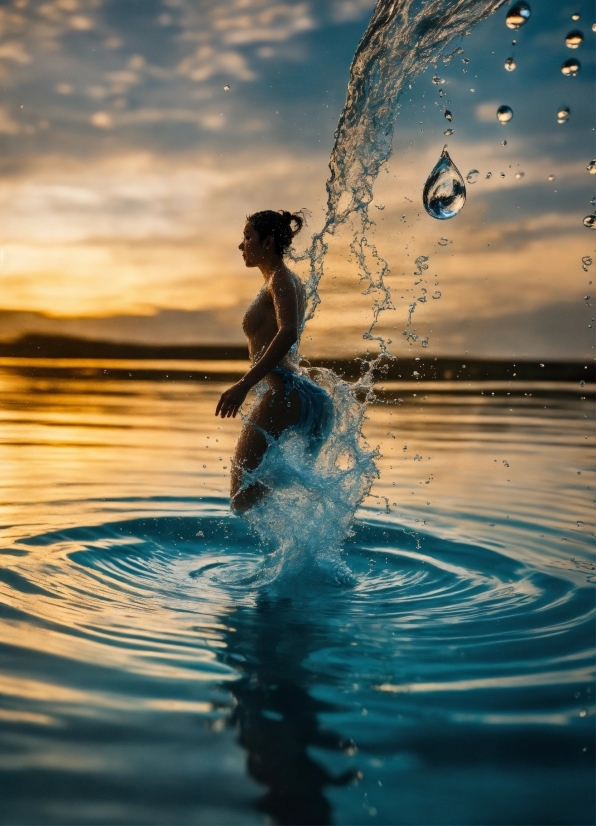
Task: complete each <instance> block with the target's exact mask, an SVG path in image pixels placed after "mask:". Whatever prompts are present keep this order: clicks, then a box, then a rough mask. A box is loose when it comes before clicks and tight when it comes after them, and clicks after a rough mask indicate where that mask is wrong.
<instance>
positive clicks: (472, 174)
mask: <svg viewBox="0 0 596 826" xmlns="http://www.w3.org/2000/svg"><path fill="white" fill-rule="evenodd" d="M478 175H480V173H479V172H478V170H477V169H470V171H469V172H468V174H467V175H466V181H467V182H468V183H469V184H475V183H476V181H477V180H478Z"/></svg>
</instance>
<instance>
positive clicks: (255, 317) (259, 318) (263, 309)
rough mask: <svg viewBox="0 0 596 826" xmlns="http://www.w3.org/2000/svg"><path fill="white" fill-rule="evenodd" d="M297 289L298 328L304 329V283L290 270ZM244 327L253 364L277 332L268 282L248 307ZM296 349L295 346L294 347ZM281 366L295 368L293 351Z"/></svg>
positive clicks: (283, 360)
mask: <svg viewBox="0 0 596 826" xmlns="http://www.w3.org/2000/svg"><path fill="white" fill-rule="evenodd" d="M288 275H289V276H290V277H291V279H292V282H293V284H294V289H295V290H296V303H297V311H298V318H297V320H296V321H297V326H298V330H299V331H300V330H301V329H302V324H303V323H304V314H305V311H306V294H305V290H304V285H303V284H302V282H301V281H300V279H299V278H298V277H297V276H296V275H294V274H293V273H290V272H289V271H288ZM242 329H243V330H244V333H245V335H246V337H247V339H248V352H249V354H250V360H251V361H252V362H253V364H254V363H255V362H256V361H258V360H259V359H260V358H261V356H262V355H263V353H264V352H265V350H266V349H267V347H269V345H270V344H271V342H272V341H273V339H274V338H275V336H276V334H277V330H278V327H277V318H276V316H275V306H274V304H273V298H272V296H271V293H270V292H269V289H268V287H267V284H265V285H264V286H263V288H262V289H261V291H260V292H259V294H258V295H257V297H256V298H255V300H254V301H253V302H252V304H251V305H250V306H249V308H248V309H247V311H246V313H245V315H244V319H243V321H242ZM292 350H294V348H292ZM279 364H280V367H286V368H288V369H295V366H296V365H295V364H294V363H293V361H292V351H290V353H288V355H286V356H285V357H284V358H283V359H282V360H281V361H280V363H279Z"/></svg>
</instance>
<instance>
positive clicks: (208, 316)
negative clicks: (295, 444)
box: [0, 0, 596, 359]
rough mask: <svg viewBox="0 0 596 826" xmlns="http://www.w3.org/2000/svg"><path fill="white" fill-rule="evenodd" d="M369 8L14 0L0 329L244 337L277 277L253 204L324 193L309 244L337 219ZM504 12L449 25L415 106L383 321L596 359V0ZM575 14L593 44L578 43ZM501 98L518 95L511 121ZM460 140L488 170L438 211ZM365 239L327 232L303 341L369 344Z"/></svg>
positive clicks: (396, 189) (396, 337) (462, 156)
mask: <svg viewBox="0 0 596 826" xmlns="http://www.w3.org/2000/svg"><path fill="white" fill-rule="evenodd" d="M373 7H374V2H371V0H10V2H7V1H6V0H4V1H2V0H0V84H1V85H0V149H1V152H0V167H1V170H2V178H1V183H0V338H2V339H7V338H13V337H15V336H18V335H20V334H23V333H28V332H38V333H62V334H68V335H84V336H87V337H90V338H109V339H111V340H122V341H135V342H146V343H159V344H166V343H240V342H242V340H243V338H242V331H241V326H240V324H241V319H242V315H243V312H244V309H245V308H246V306H247V305H248V304H249V303H250V301H251V300H252V298H253V297H254V295H255V294H256V292H257V291H258V290H259V288H260V286H261V283H262V280H261V276H260V274H259V272H258V270H254V269H251V270H247V269H245V268H244V266H243V264H242V260H241V258H240V254H239V252H238V249H237V245H238V243H239V242H240V240H241V233H242V227H243V224H244V220H245V216H246V215H247V214H250V213H251V212H254V211H256V210H258V209H266V208H273V209H279V208H281V209H289V210H295V209H299V208H301V207H306V208H308V209H309V210H310V211H311V213H312V215H311V217H310V219H309V225H308V227H307V228H306V229H305V230H304V231H303V233H302V234H301V235H300V236H298V237H297V239H296V248H297V250H298V251H300V250H302V249H304V248H305V247H306V246H308V243H309V240H310V235H311V234H312V233H313V232H315V231H316V230H318V229H320V227H321V226H322V224H323V218H324V207H325V182H326V179H327V174H328V167H327V164H328V160H329V155H330V152H331V149H332V147H333V135H334V130H335V128H336V126H337V121H338V118H339V115H340V113H341V110H342V107H343V104H344V102H345V96H346V88H347V83H348V80H349V67H350V63H351V59H352V56H353V54H354V51H355V49H356V47H357V45H358V42H359V40H360V38H361V36H362V34H363V33H364V31H365V29H366V25H367V23H368V20H369V18H370V15H371V13H372V10H373ZM508 7H509V6H508V5H505V7H503V8H501V9H499V10H498V11H497V12H496V13H495V14H494V15H492V16H491V17H490V18H489V19H487V20H485V21H484V22H482V23H481V24H479V25H478V26H476V27H475V28H474V29H473V30H472V32H470V33H469V34H468V35H467V36H464V37H462V38H459V39H457V40H455V41H453V42H452V44H450V46H449V47H448V48H447V50H446V54H448V53H451V52H453V50H454V49H455V48H456V47H459V48H460V49H463V52H461V53H458V54H455V55H452V56H451V58H449V57H448V58H446V61H443V60H442V61H439V63H438V65H437V66H436V67H433V66H430V67H428V68H427V69H426V70H425V71H424V72H422V73H421V74H420V75H419V76H418V77H416V78H415V79H413V80H412V83H411V84H410V85H411V87H412V88H411V89H406V90H405V92H404V93H403V94H402V97H401V99H400V101H399V103H400V108H399V114H398V117H397V120H396V126H395V134H394V141H393V155H392V157H391V159H390V161H389V163H388V164H387V165H386V166H385V168H384V169H383V170H382V171H381V173H380V176H379V179H378V181H377V182H376V185H375V198H374V201H373V204H372V205H371V209H370V214H371V217H372V218H373V219H374V222H375V223H374V226H373V227H372V228H371V231H370V233H369V236H370V237H369V240H370V242H371V243H375V244H376V245H377V247H378V249H379V252H380V254H381V255H382V256H383V257H384V258H385V259H386V260H387V262H388V265H389V275H388V277H387V283H388V286H389V287H390V289H391V292H392V298H393V305H394V307H395V309H394V310H391V311H388V312H386V313H385V314H383V316H382V318H381V321H380V324H379V328H378V330H379V331H380V332H381V333H382V334H383V335H384V336H386V337H388V338H391V340H392V345H391V347H392V349H393V351H394V352H395V354H396V355H398V356H399V355H406V354H407V355H410V356H412V355H418V356H422V355H431V356H442V355H445V356H452V355H464V354H468V355H469V357H473V356H477V357H494V358H509V357H516V358H523V357H525V358H551V359H552V358H565V359H567V358H574V359H575V358H576V359H584V358H585V357H587V356H589V355H590V354H591V353H592V352H593V332H594V330H593V327H591V326H590V325H592V324H593V322H592V320H591V319H592V317H593V309H592V304H593V302H592V301H591V299H586V298H585V296H587V295H591V293H592V292H593V290H594V287H593V286H592V284H591V282H592V281H593V275H594V273H595V272H596V251H595V243H594V242H595V240H596V235H595V234H594V233H593V232H590V230H588V229H586V228H585V227H584V226H583V219H584V216H586V215H588V214H590V213H591V212H593V211H594V209H595V207H594V205H592V204H591V203H590V199H591V198H593V197H594V192H595V186H594V185H595V183H596V176H594V175H590V174H589V173H588V171H587V169H586V167H587V165H588V163H589V162H590V161H591V160H592V158H595V157H596V148H595V142H594V141H595V132H594V123H595V118H594V115H595V113H594V38H595V36H596V35H595V33H594V32H593V31H592V25H593V23H594V19H593V17H594V10H593V4H591V3H589V2H587V0H577V2H567V0H532V2H531V7H532V14H531V17H530V19H529V21H528V22H527V23H526V24H525V25H524V26H523V27H522V28H520V29H519V30H517V31H512V30H511V29H509V28H507V26H506V25H505V15H506V12H507V9H508ZM574 14H579V15H580V18H579V20H576V21H574V20H572V15H574ZM574 29H579V30H580V31H581V32H582V33H583V37H584V42H583V43H582V44H581V45H580V47H579V48H577V49H569V48H568V47H567V46H566V44H565V38H566V35H567V34H568V33H569V32H570V31H572V30H574ZM513 39H516V40H517V43H516V44H515V45H513V44H512V40H513ZM509 57H513V58H514V60H515V63H516V68H515V70H514V71H512V72H508V71H506V70H505V68H504V63H505V60H506V59H507V58H509ZM570 58H577V59H578V60H579V61H580V63H581V68H580V70H579V72H578V74H577V75H576V76H573V77H568V76H565V75H564V74H563V73H562V72H561V65H562V64H563V62H564V61H566V60H568V59H570ZM433 77H434V78H436V79H438V80H440V81H441V82H440V83H435V82H433ZM503 104H506V105H509V106H511V108H512V109H513V112H514V116H513V118H512V120H511V121H510V122H509V123H508V124H507V125H505V126H503V125H501V124H500V123H499V122H498V120H497V118H496V110H497V108H498V107H499V106H500V105H503ZM562 107H568V108H569V109H570V114H569V118H568V120H567V122H565V123H563V124H559V123H557V111H558V110H559V109H560V108H562ZM445 108H447V109H448V110H449V111H450V112H451V113H452V121H451V122H448V121H447V120H446V119H445V117H444V110H445ZM446 129H453V134H452V135H448V136H446V135H444V132H445V130H446ZM504 141H506V145H503V142H504ZM445 143H447V144H448V147H449V152H450V154H451V157H452V159H453V161H454V162H455V164H456V165H457V167H458V168H459V170H460V171H461V172H462V174H463V175H464V176H465V175H466V174H467V173H468V172H469V171H470V170H472V169H477V170H478V171H479V175H478V180H477V181H476V182H475V183H472V184H467V190H468V191H467V202H466V205H465V206H464V208H463V210H462V211H461V213H460V214H459V215H457V216H456V217H455V218H453V219H451V220H449V221H437V220H435V219H433V218H431V217H430V216H428V215H427V214H426V212H425V211H424V208H423V206H422V190H423V186H424V182H425V180H426V177H427V176H428V174H429V173H430V171H431V169H432V167H433V166H434V164H435V162H436V161H437V160H438V158H439V155H440V153H441V150H442V148H443V145H444V144H445ZM489 172H490V173H492V174H491V176H490V178H487V174H488V173H489ZM516 173H518V175H519V174H520V173H523V176H521V177H516ZM549 176H550V177H551V178H552V176H554V178H552V179H551V180H549ZM350 240H351V237H350V235H349V232H348V231H347V230H346V231H343V232H339V233H338V234H337V236H336V237H335V238H334V239H333V240H332V243H331V245H330V252H329V255H328V260H327V266H326V275H325V276H324V279H323V282H322V284H321V297H322V299H323V301H322V304H321V306H320V307H319V310H318V312H317V315H316V317H315V318H314V319H313V321H312V322H311V323H310V324H309V325H308V327H307V330H306V331H305V336H304V338H303V342H302V348H301V349H302V351H303V352H304V353H305V354H306V355H319V356H320V355H330V356H331V355H354V354H357V353H361V352H363V351H364V349H365V347H366V342H364V341H363V340H362V333H363V332H364V331H365V330H366V329H367V328H368V326H369V324H370V320H371V317H372V315H371V313H372V311H371V306H370V298H369V297H367V296H363V295H362V285H361V284H360V283H359V279H358V274H357V271H356V267H355V264H354V262H353V261H352V260H351V255H350V249H349V244H350ZM420 255H425V256H428V262H427V266H428V270H425V271H423V272H422V278H423V280H422V281H420V278H421V276H420V275H418V276H417V275H415V272H416V270H417V267H416V265H415V263H414V261H415V259H416V258H417V257H418V256H420ZM586 256H588V257H590V258H591V259H594V261H595V263H593V264H590V265H587V264H586V263H585V260H587V259H586ZM582 259H584V263H583V264H582ZM295 268H296V271H297V272H299V273H300V274H302V275H304V274H305V273H306V270H305V268H304V265H303V264H301V263H296V265H295ZM416 282H419V283H416ZM413 303H415V305H416V306H415V309H414V311H413V313H412V314H411V318H410V320H409V321H408V317H409V313H410V310H409V308H410V306H411V305H412V304H413ZM409 333H415V334H416V336H417V338H414V337H412V336H410V335H408V334H409ZM425 339H428V346H427V347H426V348H423V346H422V341H423V340H425Z"/></svg>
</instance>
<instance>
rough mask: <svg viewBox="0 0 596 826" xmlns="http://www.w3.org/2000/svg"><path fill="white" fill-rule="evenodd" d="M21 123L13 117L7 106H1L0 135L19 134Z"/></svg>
mask: <svg viewBox="0 0 596 826" xmlns="http://www.w3.org/2000/svg"><path fill="white" fill-rule="evenodd" d="M20 131H21V128H20V126H19V124H18V123H17V122H16V121H15V120H14V119H13V117H12V115H11V114H10V112H9V110H8V107H7V106H0V135H18V134H19V132H20Z"/></svg>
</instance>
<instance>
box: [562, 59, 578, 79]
mask: <svg viewBox="0 0 596 826" xmlns="http://www.w3.org/2000/svg"><path fill="white" fill-rule="evenodd" d="M581 67H582V65H581V63H580V62H579V60H578V59H577V58H575V57H570V58H569V60H566V61H565V62H564V63H563V65H562V66H561V72H562V73H563V74H564V75H565V77H575V76H576V75H577V74H578V73H579V70H580V69H581Z"/></svg>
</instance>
